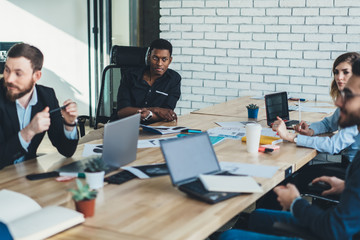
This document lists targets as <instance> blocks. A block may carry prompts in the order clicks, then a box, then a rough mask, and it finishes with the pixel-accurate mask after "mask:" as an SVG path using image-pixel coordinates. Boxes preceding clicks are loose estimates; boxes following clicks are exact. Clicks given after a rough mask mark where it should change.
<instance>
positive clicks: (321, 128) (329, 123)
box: [309, 108, 340, 135]
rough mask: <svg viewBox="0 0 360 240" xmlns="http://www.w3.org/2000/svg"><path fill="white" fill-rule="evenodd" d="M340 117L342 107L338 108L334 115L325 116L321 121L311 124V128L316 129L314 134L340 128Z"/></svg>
mask: <svg viewBox="0 0 360 240" xmlns="http://www.w3.org/2000/svg"><path fill="white" fill-rule="evenodd" d="M339 117H340V109H339V108H337V109H336V110H335V112H334V113H333V115H331V116H329V117H326V118H324V119H323V120H321V121H319V122H314V123H312V124H310V126H309V127H310V128H311V129H312V130H314V135H318V134H321V133H328V132H335V131H337V130H338V129H339V125H338V120H339Z"/></svg>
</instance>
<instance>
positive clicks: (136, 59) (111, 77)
mask: <svg viewBox="0 0 360 240" xmlns="http://www.w3.org/2000/svg"><path fill="white" fill-rule="evenodd" d="M148 49H149V48H148V47H130V46H117V45H115V46H113V47H112V48H111V53H110V65H108V66H106V67H105V68H104V70H103V73H102V77H101V86H100V93H99V99H98V103H97V108H96V116H95V126H94V128H95V129H96V128H98V124H99V123H106V122H108V121H109V120H113V119H116V106H117V91H118V88H119V86H120V82H121V78H122V70H124V69H126V68H131V67H141V66H144V65H146V64H147V61H146V60H147V53H148Z"/></svg>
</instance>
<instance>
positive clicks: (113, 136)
mask: <svg viewBox="0 0 360 240" xmlns="http://www.w3.org/2000/svg"><path fill="white" fill-rule="evenodd" d="M139 126H140V114H135V115H132V116H129V117H127V118H123V119H120V120H117V121H114V122H110V123H107V124H105V126H104V141H103V147H102V148H103V149H102V151H103V152H102V160H103V161H104V162H105V164H106V165H107V166H108V169H109V171H107V173H108V172H111V171H113V170H116V169H118V168H120V167H122V166H124V165H126V164H129V163H131V162H133V161H135V159H136V152H137V142H138V138H139ZM88 159H89V158H87V159H83V160H80V161H76V162H72V163H70V164H67V165H64V166H62V167H61V168H59V169H57V170H56V171H58V172H78V173H79V172H84V170H85V163H86V162H87V161H88Z"/></svg>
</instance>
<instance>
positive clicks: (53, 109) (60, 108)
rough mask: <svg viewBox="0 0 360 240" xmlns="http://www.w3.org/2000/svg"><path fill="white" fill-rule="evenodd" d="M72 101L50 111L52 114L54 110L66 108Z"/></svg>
mask: <svg viewBox="0 0 360 240" xmlns="http://www.w3.org/2000/svg"><path fill="white" fill-rule="evenodd" d="M70 104H71V103H68V104H66V105H64V106H61V107H58V108H54V109H52V110H50V111H49V113H50V114H52V113H54V112H57V111H60V110H64V109H65V108H66V107H67V106H69V105H70Z"/></svg>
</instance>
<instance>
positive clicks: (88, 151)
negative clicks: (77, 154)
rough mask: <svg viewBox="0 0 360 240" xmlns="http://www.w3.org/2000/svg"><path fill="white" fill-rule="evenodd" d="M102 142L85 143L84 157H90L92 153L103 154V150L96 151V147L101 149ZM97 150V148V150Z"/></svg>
mask: <svg viewBox="0 0 360 240" xmlns="http://www.w3.org/2000/svg"><path fill="white" fill-rule="evenodd" d="M99 146H102V144H85V145H84V150H83V152H82V156H83V157H90V156H92V155H97V156H101V155H102V152H94V149H101V150H102V147H99ZM95 151H96V150H95Z"/></svg>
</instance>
